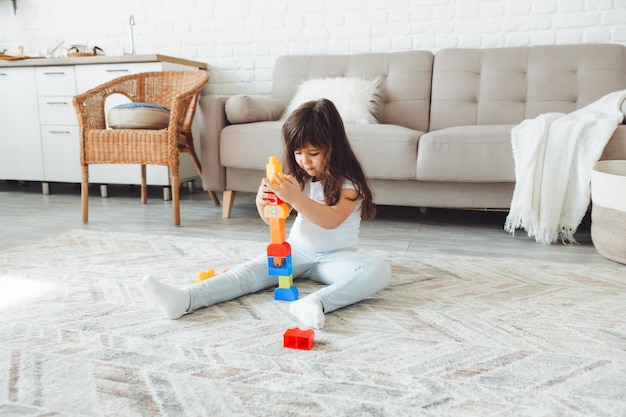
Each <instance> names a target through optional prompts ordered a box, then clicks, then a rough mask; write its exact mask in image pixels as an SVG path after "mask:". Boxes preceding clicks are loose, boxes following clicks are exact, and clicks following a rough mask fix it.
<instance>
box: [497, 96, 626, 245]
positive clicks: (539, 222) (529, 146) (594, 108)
mask: <svg viewBox="0 0 626 417" xmlns="http://www.w3.org/2000/svg"><path fill="white" fill-rule="evenodd" d="M625 98H626V90H621V91H616V92H613V93H610V94H607V95H606V96H604V97H602V98H601V99H599V100H597V101H595V102H593V103H591V104H589V105H588V106H585V107H583V108H581V109H579V110H576V111H575V112H573V113H569V114H564V113H545V114H542V115H540V116H538V117H536V118H534V119H528V120H524V121H523V122H522V123H520V124H519V125H517V126H515V127H514V128H513V130H512V131H511V140H512V145H513V157H514V159H515V190H514V192H513V199H512V201H511V210H510V212H509V215H508V216H507V219H506V223H505V226H504V228H505V230H506V231H507V232H509V233H514V232H515V230H516V229H519V228H524V229H525V230H526V231H527V232H528V236H530V237H534V238H535V240H536V241H537V242H539V243H542V244H551V243H554V242H556V241H558V240H561V241H562V242H563V243H576V241H575V240H574V233H575V232H576V230H577V229H578V226H579V225H580V223H581V221H582V219H583V217H584V216H585V213H586V211H587V208H588V207H589V201H590V193H591V191H590V182H591V170H592V167H593V164H594V163H595V162H597V161H598V159H600V156H601V155H602V151H603V150H604V147H605V146H606V144H607V142H608V141H609V139H610V138H611V135H612V134H613V132H614V131H615V129H616V128H617V126H618V125H619V124H620V123H622V121H623V120H624V114H623V113H622V112H621V110H620V105H621V103H622V102H623V101H624V99H625Z"/></svg>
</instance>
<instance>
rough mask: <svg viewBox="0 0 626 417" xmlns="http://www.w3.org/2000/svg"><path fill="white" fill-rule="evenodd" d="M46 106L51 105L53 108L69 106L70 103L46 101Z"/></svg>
mask: <svg viewBox="0 0 626 417" xmlns="http://www.w3.org/2000/svg"><path fill="white" fill-rule="evenodd" d="M46 104H50V105H51V106H57V105H67V104H68V102H67V101H46Z"/></svg>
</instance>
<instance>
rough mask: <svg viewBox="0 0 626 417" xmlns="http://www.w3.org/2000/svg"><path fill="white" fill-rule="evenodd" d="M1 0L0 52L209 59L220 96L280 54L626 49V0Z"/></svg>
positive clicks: (266, 72)
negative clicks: (54, 48) (59, 48)
mask: <svg viewBox="0 0 626 417" xmlns="http://www.w3.org/2000/svg"><path fill="white" fill-rule="evenodd" d="M17 7H18V10H17V15H14V14H13V6H12V2H11V0H0V51H1V50H2V49H5V48H6V49H8V52H9V53H16V52H17V50H18V47H19V45H23V46H24V49H25V52H26V53H27V54H29V55H31V54H37V53H38V51H40V50H46V49H48V48H49V47H50V46H51V45H53V44H55V43H56V42H58V41H59V40H65V41H66V42H68V43H87V44H90V45H92V46H93V45H97V46H100V47H102V48H103V49H104V50H105V52H106V53H107V55H118V54H122V53H124V52H125V51H126V52H127V51H128V50H129V44H130V32H129V26H128V19H129V16H130V14H131V13H132V14H133V15H134V18H135V22H136V25H135V27H134V34H135V50H136V53H138V54H143V53H161V54H166V55H172V56H177V57H183V58H188V59H194V60H198V61H202V62H206V63H207V64H208V65H209V67H210V71H211V75H212V80H211V83H210V87H209V91H210V92H214V93H223V94H235V93H248V94H252V93H256V94H268V93H269V92H270V89H271V77H272V68H273V65H274V61H275V59H276V57H278V56H280V55H284V54H311V53H318V54H333V53H358V52H370V51H399V50H407V49H427V50H431V51H436V50H438V49H441V48H448V47H499V46H516V45H535V44H564V43H591V42H614V43H623V44H626V0H267V1H265V0H178V1H176V0H174V1H166V0H107V1H102V0H17Z"/></svg>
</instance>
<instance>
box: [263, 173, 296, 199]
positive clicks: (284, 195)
mask: <svg viewBox="0 0 626 417" xmlns="http://www.w3.org/2000/svg"><path fill="white" fill-rule="evenodd" d="M273 180H274V181H276V182H278V184H274V183H272V182H270V181H269V180H268V179H267V178H266V179H264V180H263V184H264V185H265V186H266V187H267V189H268V190H269V191H270V192H271V193H274V194H276V196H277V197H278V198H280V199H281V200H283V201H284V202H285V203H287V204H290V205H293V203H294V202H295V201H297V200H298V199H299V198H301V197H302V196H303V195H304V194H302V190H301V189H300V184H298V182H297V181H296V179H295V178H294V177H293V176H291V175H283V176H280V175H276V174H275V175H274V178H273Z"/></svg>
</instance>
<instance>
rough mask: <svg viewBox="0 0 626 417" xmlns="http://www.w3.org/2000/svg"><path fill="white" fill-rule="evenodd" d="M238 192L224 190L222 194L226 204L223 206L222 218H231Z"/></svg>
mask: <svg viewBox="0 0 626 417" xmlns="http://www.w3.org/2000/svg"><path fill="white" fill-rule="evenodd" d="M236 194H237V192H236V191H231V190H224V194H222V199H223V200H224V205H223V206H222V219H230V213H231V212H232V211H233V204H234V203H235V195H236Z"/></svg>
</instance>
